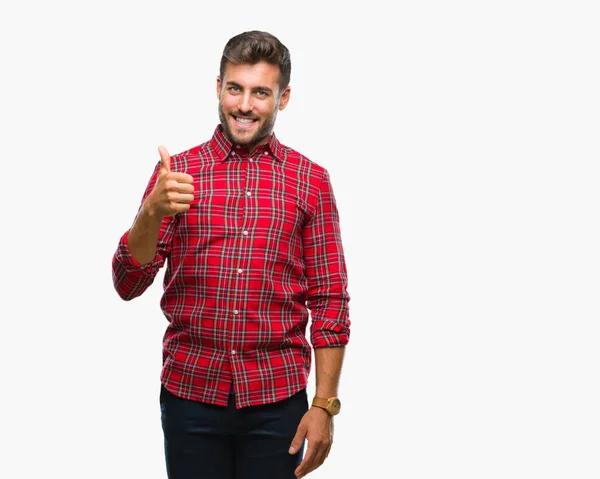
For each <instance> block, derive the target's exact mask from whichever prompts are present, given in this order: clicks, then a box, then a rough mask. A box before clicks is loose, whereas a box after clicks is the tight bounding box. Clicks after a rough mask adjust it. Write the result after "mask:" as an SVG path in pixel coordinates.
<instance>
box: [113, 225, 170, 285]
mask: <svg viewBox="0 0 600 479" xmlns="http://www.w3.org/2000/svg"><path fill="white" fill-rule="evenodd" d="M128 237H129V230H127V231H126V232H125V234H123V236H121V239H119V245H118V246H117V251H116V253H115V258H116V260H117V261H118V262H119V263H120V264H121V266H122V267H123V268H124V269H125V271H127V272H128V273H143V274H147V275H152V274H153V272H154V271H155V270H156V267H157V266H159V262H160V257H159V256H158V255H156V256H155V257H154V259H153V260H152V261H150V262H149V263H147V264H144V265H141V264H140V263H139V261H137V260H136V259H135V258H134V257H133V256H132V254H131V251H129V246H128V244H127V238H128Z"/></svg>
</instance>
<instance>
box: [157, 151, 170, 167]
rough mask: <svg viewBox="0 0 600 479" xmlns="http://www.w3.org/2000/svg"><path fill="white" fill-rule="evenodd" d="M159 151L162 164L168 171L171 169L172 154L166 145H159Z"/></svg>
mask: <svg viewBox="0 0 600 479" xmlns="http://www.w3.org/2000/svg"><path fill="white" fill-rule="evenodd" d="M158 153H159V154H160V166H161V168H163V169H164V170H166V171H167V172H170V171H171V156H170V155H169V152H168V151H167V149H166V148H165V147H164V146H159V147H158Z"/></svg>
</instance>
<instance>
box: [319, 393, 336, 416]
mask: <svg viewBox="0 0 600 479" xmlns="http://www.w3.org/2000/svg"><path fill="white" fill-rule="evenodd" d="M312 405H313V406H316V407H320V408H322V409H325V411H327V414H329V415H330V416H335V415H336V414H338V413H339V412H340V408H341V407H342V403H341V402H340V399H339V398H337V397H331V398H320V397H317V396H315V398H314V399H313V401H312Z"/></svg>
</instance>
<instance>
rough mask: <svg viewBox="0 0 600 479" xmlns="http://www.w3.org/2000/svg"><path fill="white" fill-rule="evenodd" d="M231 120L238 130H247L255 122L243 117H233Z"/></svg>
mask: <svg viewBox="0 0 600 479" xmlns="http://www.w3.org/2000/svg"><path fill="white" fill-rule="evenodd" d="M232 116H233V115H232ZM233 119H234V120H235V122H236V124H237V125H238V127H240V128H248V127H250V126H251V125H252V124H253V123H255V122H256V121H257V120H256V119H254V118H245V117H243V116H233Z"/></svg>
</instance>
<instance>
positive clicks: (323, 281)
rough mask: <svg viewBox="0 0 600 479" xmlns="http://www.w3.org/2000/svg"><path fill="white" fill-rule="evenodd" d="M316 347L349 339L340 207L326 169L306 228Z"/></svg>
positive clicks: (312, 335) (312, 334)
mask: <svg viewBox="0 0 600 479" xmlns="http://www.w3.org/2000/svg"><path fill="white" fill-rule="evenodd" d="M302 240H303V249H304V261H305V265H306V275H307V279H308V293H307V301H306V305H307V307H308V308H309V309H310V312H311V319H312V321H311V327H310V340H311V344H312V346H313V348H320V347H331V346H345V345H346V344H347V343H348V341H349V339H350V318H349V308H348V303H349V301H350V295H349V294H348V291H347V288H348V275H347V270H346V262H345V259H344V250H343V247H342V236H341V231H340V222H339V215H338V210H337V206H336V202H335V197H334V194H333V188H332V185H331V181H330V178H329V173H328V172H327V170H324V171H323V176H322V179H321V185H320V188H319V195H318V199H317V204H316V208H315V210H314V214H313V216H312V217H311V218H310V219H309V220H308V222H307V224H306V225H305V227H304V230H303V234H302Z"/></svg>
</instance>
